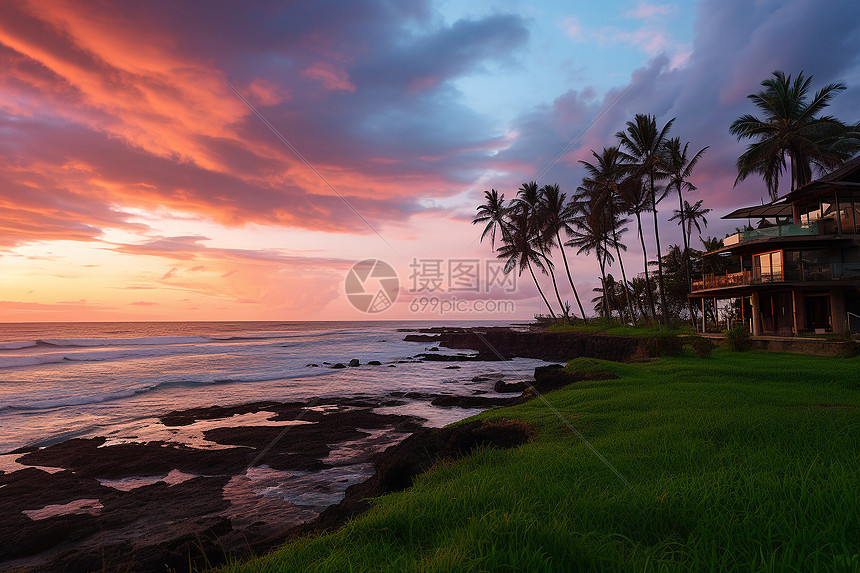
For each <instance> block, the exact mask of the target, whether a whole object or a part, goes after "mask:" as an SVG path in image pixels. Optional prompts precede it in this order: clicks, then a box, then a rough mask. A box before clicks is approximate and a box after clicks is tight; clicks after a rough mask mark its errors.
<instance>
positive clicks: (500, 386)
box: [493, 380, 528, 394]
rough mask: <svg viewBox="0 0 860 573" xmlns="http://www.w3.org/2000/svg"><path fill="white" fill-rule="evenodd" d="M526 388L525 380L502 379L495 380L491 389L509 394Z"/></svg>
mask: <svg viewBox="0 0 860 573" xmlns="http://www.w3.org/2000/svg"><path fill="white" fill-rule="evenodd" d="M526 388H528V384H526V383H525V382H505V381H504V380H496V383H495V384H494V385H493V390H495V391H496V392H498V393H499V394H509V393H511V392H522V391H523V390H525V389H526Z"/></svg>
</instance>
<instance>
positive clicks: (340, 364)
mask: <svg viewBox="0 0 860 573" xmlns="http://www.w3.org/2000/svg"><path fill="white" fill-rule="evenodd" d="M332 368H346V364H344V363H343V362H338V363H337V364H335V365H334V366H332Z"/></svg>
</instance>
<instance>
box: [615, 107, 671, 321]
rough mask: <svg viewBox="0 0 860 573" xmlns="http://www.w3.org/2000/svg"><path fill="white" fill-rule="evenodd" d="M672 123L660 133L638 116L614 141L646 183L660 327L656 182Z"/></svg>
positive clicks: (663, 304) (662, 292)
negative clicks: (655, 257) (654, 247)
mask: <svg viewBox="0 0 860 573" xmlns="http://www.w3.org/2000/svg"><path fill="white" fill-rule="evenodd" d="M674 121H675V118H672V119H670V120H669V121H668V122H666V125H664V126H663V129H660V130H658V129H657V118H655V117H654V116H652V115H645V114H641V113H638V114H636V115H635V116H634V117H633V121H628V122H627V131H626V132H624V131H619V132H618V133H616V134H615V137H617V138H618V139H619V142H620V146H621V147H622V148H624V149H625V150H626V152H621V155H622V158H623V159H624V160H625V161H627V162H629V163H631V164H632V165H633V166H635V168H636V173H637V174H638V175H639V176H640V177H642V179H643V180H644V181H646V182H647V183H648V196H649V198H650V200H651V212H652V213H653V214H654V239H655V240H656V242H657V280H658V283H659V285H660V305H661V307H662V309H663V324H668V321H669V317H668V315H667V312H666V311H667V307H666V293H665V290H666V289H665V284H664V281H663V261H662V259H661V258H660V252H661V250H660V230H659V226H658V224H657V202H658V199H657V191H656V186H655V182H656V181H657V180H658V179H661V178H663V177H664V171H663V169H664V161H663V157H662V151H663V145H664V143H665V141H666V135H667V134H668V133H669V130H670V129H671V128H672V123H673V122H674ZM661 199H662V197H661Z"/></svg>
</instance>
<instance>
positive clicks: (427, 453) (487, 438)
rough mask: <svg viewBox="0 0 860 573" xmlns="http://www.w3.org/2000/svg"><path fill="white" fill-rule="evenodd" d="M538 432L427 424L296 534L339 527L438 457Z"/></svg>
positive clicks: (494, 425)
mask: <svg viewBox="0 0 860 573" xmlns="http://www.w3.org/2000/svg"><path fill="white" fill-rule="evenodd" d="M535 434H536V430H535V428H534V426H531V425H529V424H526V423H524V422H518V421H502V422H490V423H487V422H479V421H475V422H467V423H465V424H459V425H457V426H452V427H447V428H438V429H430V428H422V429H421V430H418V431H417V432H415V433H414V434H412V435H411V436H409V437H408V438H406V439H405V440H403V441H402V442H400V443H399V444H397V445H395V446H391V447H390V448H388V449H387V450H385V451H384V452H382V453H380V454H378V455H377V456H376V457H375V458H374V461H373V466H374V468H375V473H374V475H373V477H372V478H371V479H369V480H367V481H365V482H363V483H360V484H356V485H353V486H351V487H349V488H348V489H347V490H346V495H345V496H344V499H343V501H342V502H341V503H339V504H337V505H333V506H331V507H329V508H327V509H326V510H325V511H323V512H322V513H321V514H320V516H319V517H318V518H317V519H316V520H314V521H313V522H311V523H307V524H302V525H300V526H298V527H296V528H294V529H293V530H292V531H291V534H292V535H306V534H308V533H310V532H314V531H322V530H330V529H334V528H337V527H339V526H341V525H343V524H344V523H345V522H346V520H348V519H349V518H351V517H353V516H354V515H356V514H358V513H360V512H362V511H364V510H366V509H367V508H368V507H370V502H369V501H368V499H370V498H374V497H379V496H380V495H384V494H386V493H390V492H395V491H401V490H403V489H406V488H408V487H409V486H411V485H412V481H413V480H414V479H415V477H416V476H417V475H419V474H420V473H422V472H424V471H427V470H428V469H430V468H431V467H432V466H433V464H435V463H436V462H438V461H439V460H457V459H460V458H462V457H463V456H466V455H468V454H469V453H470V452H471V451H473V450H474V449H475V448H477V447H479V446H490V447H495V448H514V447H517V446H519V445H522V444H525V443H527V442H529V441H530V440H532V439H533V438H534V436H535Z"/></svg>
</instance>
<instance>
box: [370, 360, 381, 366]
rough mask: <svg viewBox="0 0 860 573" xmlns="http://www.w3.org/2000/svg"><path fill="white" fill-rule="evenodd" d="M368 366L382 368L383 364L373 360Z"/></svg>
mask: <svg viewBox="0 0 860 573" xmlns="http://www.w3.org/2000/svg"><path fill="white" fill-rule="evenodd" d="M367 364H368V366H382V362H380V361H379V360H371V361H370V362H368V363H367Z"/></svg>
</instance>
